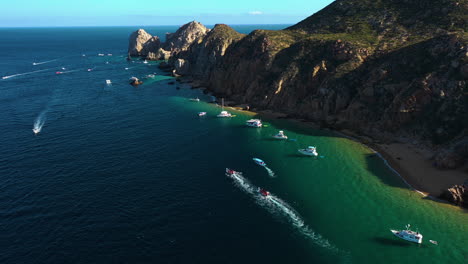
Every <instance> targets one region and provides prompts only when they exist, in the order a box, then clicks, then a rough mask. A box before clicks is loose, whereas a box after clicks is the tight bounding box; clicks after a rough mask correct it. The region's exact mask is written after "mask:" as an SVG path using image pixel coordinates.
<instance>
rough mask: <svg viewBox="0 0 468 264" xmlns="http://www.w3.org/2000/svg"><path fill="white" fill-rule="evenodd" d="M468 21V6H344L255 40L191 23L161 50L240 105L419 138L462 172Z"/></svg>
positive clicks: (451, 0) (393, 0) (415, 2)
mask: <svg viewBox="0 0 468 264" xmlns="http://www.w3.org/2000/svg"><path fill="white" fill-rule="evenodd" d="M467 14H468V0H380V1H375V0H337V1H335V2H333V3H332V4H330V5H329V6H327V7H326V8H324V9H323V10H321V11H320V12H318V13H316V14H314V15H312V16H311V17H309V18H307V19H305V20H303V21H301V22H299V23H298V24H296V25H294V26H292V27H289V28H287V29H284V30H279V31H270V30H256V31H253V32H252V33H250V34H249V35H247V36H244V35H242V34H239V33H237V32H235V31H234V30H232V29H231V28H229V27H228V26H226V25H217V26H215V27H214V28H213V30H211V31H209V30H208V29H206V28H205V27H204V26H203V25H201V24H199V23H197V22H192V23H189V24H186V25H184V26H182V27H181V28H180V29H179V30H178V31H177V32H176V33H174V34H169V35H168V36H167V39H168V41H167V42H166V43H165V44H164V45H162V46H163V47H164V49H165V50H167V51H170V52H171V58H170V59H169V63H168V65H170V66H171V67H172V68H173V69H174V70H175V73H176V74H180V75H191V76H192V77H193V78H194V80H195V81H196V82H197V83H201V84H203V86H205V87H207V88H208V89H209V90H211V91H213V92H214V93H216V94H218V95H222V96H224V97H226V98H229V99H230V100H234V101H236V102H237V103H239V104H248V105H250V106H251V107H253V108H256V109H269V110H274V111H278V112H283V113H286V114H288V115H289V116H294V117H297V118H304V119H307V120H311V121H315V122H317V123H318V124H321V125H322V126H324V127H330V128H334V129H338V130H340V129H347V130H351V131H353V132H354V133H356V134H360V135H363V136H367V137H370V138H373V139H376V140H381V141H387V140H388V139H400V138H405V139H407V140H408V141H410V140H417V141H418V142H421V143H422V144H426V145H428V146H430V147H431V148H435V149H440V151H439V154H438V155H436V156H435V157H434V161H435V164H437V166H439V167H441V168H455V167H459V166H461V165H463V164H464V163H466V161H467V159H468V155H467V154H466V153H467V151H465V152H463V151H460V149H462V150H463V148H460V147H456V146H458V145H457V144H455V142H463V141H464V140H468V119H467V118H466V117H467V116H468V85H467V77H468V35H467V34H466V31H467V29H468V23H466V21H467V20H468V15H467ZM166 67H167V66H166ZM467 145H468V144H467ZM464 149H465V150H466V149H468V148H464Z"/></svg>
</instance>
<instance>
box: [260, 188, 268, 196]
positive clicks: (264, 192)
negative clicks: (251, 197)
mask: <svg viewBox="0 0 468 264" xmlns="http://www.w3.org/2000/svg"><path fill="white" fill-rule="evenodd" d="M258 192H259V193H260V194H261V195H263V196H265V197H266V196H269V195H270V192H269V191H267V190H265V189H262V188H258Z"/></svg>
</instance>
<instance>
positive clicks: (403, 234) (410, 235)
mask: <svg viewBox="0 0 468 264" xmlns="http://www.w3.org/2000/svg"><path fill="white" fill-rule="evenodd" d="M390 231H391V232H392V233H393V234H394V235H395V236H397V237H398V238H401V239H403V240H406V241H409V242H413V243H418V244H421V243H422V239H423V235H422V234H420V233H419V232H414V231H411V230H410V225H406V229H405V230H393V229H390Z"/></svg>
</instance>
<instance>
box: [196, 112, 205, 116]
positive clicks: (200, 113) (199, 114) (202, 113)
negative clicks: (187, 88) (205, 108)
mask: <svg viewBox="0 0 468 264" xmlns="http://www.w3.org/2000/svg"><path fill="white" fill-rule="evenodd" d="M198 116H206V112H198Z"/></svg>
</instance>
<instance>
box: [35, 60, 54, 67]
mask: <svg viewBox="0 0 468 264" xmlns="http://www.w3.org/2000/svg"><path fill="white" fill-rule="evenodd" d="M57 60H58V59H54V60H48V61H42V62H33V64H32V65H34V66H36V65H41V64H46V63H49V62H53V61H57Z"/></svg>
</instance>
